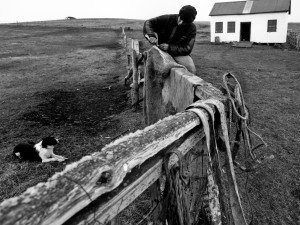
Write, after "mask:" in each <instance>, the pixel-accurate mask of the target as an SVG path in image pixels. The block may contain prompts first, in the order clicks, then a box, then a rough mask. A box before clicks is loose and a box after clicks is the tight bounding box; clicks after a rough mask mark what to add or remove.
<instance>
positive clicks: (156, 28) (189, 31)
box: [143, 14, 197, 56]
mask: <svg viewBox="0 0 300 225" xmlns="http://www.w3.org/2000/svg"><path fill="white" fill-rule="evenodd" d="M177 18H178V15H177V14H170V15H163V16H159V17H155V18H153V19H150V20H147V21H145V23H144V29H143V32H144V35H146V34H148V36H149V37H156V36H155V33H157V35H158V44H162V43H166V44H169V49H168V53H169V54H170V55H172V56H184V55H189V54H190V53H191V52H192V49H193V47H194V43H195V37H196V32H197V30H196V26H195V24H193V23H190V24H182V25H180V26H178V25H177ZM174 29H176V30H174ZM173 30H174V31H173Z"/></svg>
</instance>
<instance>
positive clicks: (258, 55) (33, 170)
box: [0, 19, 300, 225]
mask: <svg viewBox="0 0 300 225" xmlns="http://www.w3.org/2000/svg"><path fill="white" fill-rule="evenodd" d="M142 24H143V21H138V20H130V21H128V20H123V19H86V20H59V21H46V22H44V21H41V22H33V23H24V24H8V25H0V40H1V42H0V81H1V82H0V96H1V99H0V105H1V107H0V134H1V137H0V162H1V166H0V200H3V199H6V198H9V197H12V196H15V195H19V194H20V193H22V192H23V191H25V190H26V189H27V188H28V187H30V186H33V185H35V184H37V183H38V182H42V181H46V180H47V178H49V177H50V176H52V175H53V174H54V173H55V172H57V171H61V170H63V168H64V167H65V165H66V164H60V163H49V164H40V163H28V162H22V163H20V162H18V161H15V160H13V159H12V158H11V156H10V154H11V151H12V149H13V147H14V145H16V144H17V143H19V142H21V141H27V140H33V141H38V140H39V139H40V138H41V137H43V136H46V135H48V134H54V135H57V136H60V137H62V142H61V143H60V144H59V146H58V151H59V154H61V155H64V156H66V157H68V158H69V160H68V162H67V163H69V162H73V161H76V160H79V159H80V158H81V157H82V156H84V155H87V154H90V153H92V152H94V151H99V150H100V149H101V148H102V147H103V146H104V145H105V144H107V143H109V142H110V141H111V140H113V139H114V138H115V137H117V136H118V135H120V134H123V133H126V132H127V131H128V132H129V131H134V130H136V129H140V128H141V127H142V126H143V125H142V113H141V111H138V112H135V113H133V112H132V111H131V110H130V107H129V105H130V104H129V102H128V96H127V93H128V88H127V87H124V85H123V78H124V76H125V75H126V72H127V71H126V57H125V54H124V49H123V46H122V43H121V40H122V34H121V29H120V27H121V26H126V27H130V30H127V31H126V32H127V33H128V36H131V37H134V38H137V39H139V40H142V39H143V37H142V32H141V28H142ZM196 25H197V28H198V32H197V40H196V43H195V47H194V50H193V53H192V57H193V59H194V62H195V65H196V68H197V75H198V76H199V77H201V78H202V79H204V80H206V81H208V82H210V83H212V84H213V85H215V86H217V87H219V86H221V85H222V76H223V74H225V73H228V72H231V73H232V74H234V75H236V76H237V78H238V79H239V81H240V83H241V85H242V88H243V92H244V95H245V100H246V103H247V105H248V107H249V108H250V112H251V115H252V124H251V127H252V128H253V129H254V130H255V131H257V132H258V133H259V134H261V135H262V137H263V138H264V139H265V141H266V142H267V143H268V148H267V149H260V150H259V153H261V154H264V155H265V156H267V157H269V156H274V158H273V157H269V158H270V160H266V161H264V163H263V164H261V166H260V167H259V168H257V169H256V170H255V171H253V172H251V173H249V174H248V177H249V178H248V185H247V188H244V187H245V181H246V180H245V179H246V176H245V174H239V175H238V177H239V183H240V188H241V191H242V196H243V199H242V200H243V204H244V207H245V209H246V211H247V217H248V218H250V216H251V208H253V214H254V218H255V220H254V223H253V224H268V225H269V224H274V225H275V224H276V225H283V224H287V225H293V224H295V225H296V224H300V218H299V215H300V176H299V174H300V153H299V149H300V138H299V137H300V129H299V128H300V64H299V62H300V52H299V51H290V50H289V49H281V48H274V47H272V46H267V45H254V46H253V47H252V48H249V49H242V48H234V47H232V46H231V45H229V44H220V45H214V44H211V43H209V29H210V28H209V24H208V23H200V22H199V23H197V24H196ZM289 28H291V29H293V30H297V29H299V28H300V26H299V24H290V25H289ZM299 30H300V29H299ZM141 44H142V45H141V46H142V47H143V49H142V50H144V49H146V48H147V47H148V46H147V45H146V44H145V42H141ZM272 158H273V159H272ZM247 195H248V196H249V198H250V199H251V203H249V201H247V198H246V196H247ZM251 206H252V207H251ZM132 212H133V213H134V210H132ZM133 216H134V215H133Z"/></svg>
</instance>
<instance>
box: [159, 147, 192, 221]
mask: <svg viewBox="0 0 300 225" xmlns="http://www.w3.org/2000/svg"><path fill="white" fill-rule="evenodd" d="M171 154H176V155H177V156H178V158H179V160H178V163H179V166H176V167H175V166H174V167H172V168H170V169H169V168H168V164H169V158H170V155H171ZM182 161H183V155H182V153H181V152H179V151H177V150H172V151H169V152H167V153H166V154H165V157H164V164H163V167H164V172H165V174H166V184H165V189H164V193H163V203H162V212H161V216H160V218H161V220H162V221H163V222H165V221H166V220H167V221H168V224H172V225H190V224H191V218H190V212H189V206H188V202H187V197H186V193H185V190H184V189H185V186H186V185H187V184H186V182H185V181H184V179H183V177H182V173H183V168H182Z"/></svg>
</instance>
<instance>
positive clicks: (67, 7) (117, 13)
mask: <svg viewBox="0 0 300 225" xmlns="http://www.w3.org/2000/svg"><path fill="white" fill-rule="evenodd" d="M229 1H237V0H0V23H15V22H17V21H18V22H26V21H43V20H58V19H64V18H65V17H67V16H72V17H76V18H126V19H142V20H145V19H147V18H152V17H155V16H159V15H162V14H172V13H178V11H179V9H180V8H181V7H182V6H184V5H188V4H190V5H193V6H194V7H195V8H196V9H197V11H198V15H197V17H196V21H209V19H210V17H209V16H208V15H209V13H210V11H211V9H212V7H213V5H214V3H215V2H229ZM291 11H292V14H291V15H290V16H289V21H290V22H300V0H292V10H291Z"/></svg>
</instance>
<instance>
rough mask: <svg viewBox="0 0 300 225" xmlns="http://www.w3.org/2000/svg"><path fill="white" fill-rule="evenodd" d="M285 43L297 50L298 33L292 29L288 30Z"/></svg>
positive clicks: (299, 48) (298, 47) (299, 35)
mask: <svg viewBox="0 0 300 225" xmlns="http://www.w3.org/2000/svg"><path fill="white" fill-rule="evenodd" d="M287 43H288V44H289V45H290V46H291V47H292V48H295V49H297V50H300V34H299V33H297V32H293V31H291V30H290V31H288V34H287Z"/></svg>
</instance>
